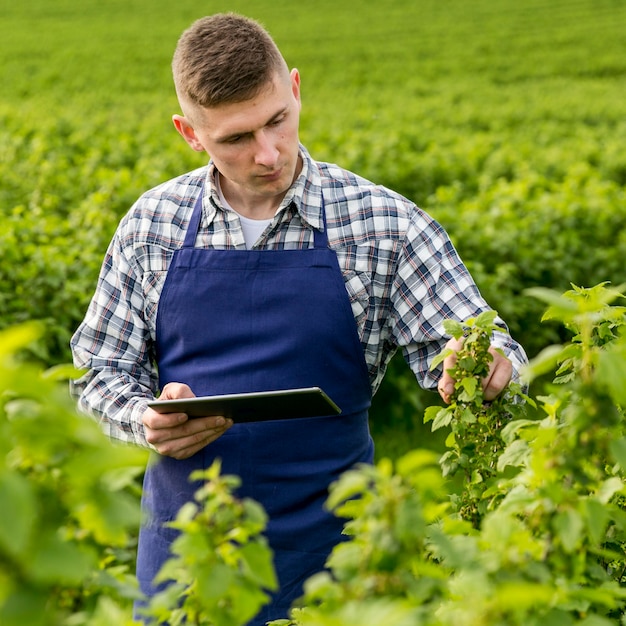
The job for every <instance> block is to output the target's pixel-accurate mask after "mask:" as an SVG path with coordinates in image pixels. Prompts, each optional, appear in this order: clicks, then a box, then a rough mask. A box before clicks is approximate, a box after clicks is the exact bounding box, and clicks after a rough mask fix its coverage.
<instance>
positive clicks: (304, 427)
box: [137, 191, 373, 626]
mask: <svg viewBox="0 0 626 626" xmlns="http://www.w3.org/2000/svg"><path fill="white" fill-rule="evenodd" d="M202 195H203V193H202V191H201V192H200V195H199V197H198V200H197V201H196V205H195V207H194V212H193V216H192V219H191V222H190V224H189V227H188V230H187V233H186V236H185V241H184V244H183V247H182V248H180V249H178V250H176V251H175V252H174V255H173V258H172V262H171V265H170V268H169V270H168V274H167V277H166V281H165V285H164V287H163V291H162V294H161V298H160V302H159V308H158V315H157V326H156V348H157V365H158V370H159V384H160V387H161V388H163V386H164V385H166V384H167V383H168V382H183V383H186V384H188V385H189V386H190V387H191V389H192V390H193V392H194V393H195V394H196V395H198V396H200V395H213V394H225V393H237V392H250V391H270V390H276V389H287V388H297V387H313V386H318V387H321V388H322V389H324V391H326V393H328V395H329V396H330V397H331V398H332V399H333V400H334V401H335V402H336V403H337V404H338V405H339V407H340V408H341V410H342V413H341V415H339V416H334V417H316V418H305V419H293V420H277V421H270V422H259V423H249V424H234V425H233V426H232V427H231V428H230V429H229V431H228V432H226V433H225V434H224V435H223V436H222V437H220V438H219V439H218V440H216V441H215V442H213V443H211V444H209V445H208V446H207V447H206V448H204V449H203V450H201V451H200V452H198V453H197V454H195V455H194V456H192V457H191V458H189V459H185V460H182V461H180V460H175V459H172V458H169V457H159V460H158V462H156V463H153V464H150V465H149V467H148V469H147V471H146V476H145V479H144V491H143V506H144V508H145V509H146V511H147V513H148V515H149V516H150V521H149V522H147V523H146V524H145V525H144V527H143V528H142V530H141V533H140V537H139V547H138V556H137V576H138V578H139V582H140V585H141V588H142V591H143V592H144V593H146V594H147V595H151V594H152V593H154V588H153V587H152V585H151V581H152V579H153V578H154V576H155V575H156V573H157V572H158V570H159V569H160V567H161V565H162V564H163V563H164V561H165V560H167V558H168V557H169V546H170V544H171V542H172V541H173V539H174V538H175V537H176V531H174V530H172V529H169V528H164V527H163V524H164V523H166V522H169V521H171V520H173V519H174V518H175V516H176V514H177V512H178V510H179V508H180V507H181V506H182V505H183V504H184V503H185V502H187V501H189V500H192V499H193V493H194V491H195V489H196V487H197V485H194V484H192V483H190V482H189V480H188V477H189V474H190V473H191V472H192V471H193V470H195V469H205V468H207V467H209V466H210V465H211V463H212V462H213V461H214V460H215V459H216V458H220V459H221V461H222V472H223V473H225V474H235V475H238V476H239V477H240V478H241V480H242V485H241V487H240V489H239V490H238V492H237V493H238V495H239V496H241V497H250V498H253V499H254V500H256V501H257V502H260V503H261V504H262V505H263V507H264V508H265V510H266V511H267V514H268V516H269V522H268V527H267V529H266V532H265V534H266V536H267V538H268V541H269V543H270V546H271V548H272V550H273V552H274V564H275V567H276V571H277V575H278V579H279V584H280V589H279V591H278V592H277V593H276V594H274V596H273V600H272V602H271V604H270V605H268V606H266V607H264V608H263V609H262V610H261V612H260V613H259V614H258V615H257V617H256V618H255V619H254V620H253V621H252V622H250V626H261V625H263V624H265V623H266V622H267V621H269V620H273V619H279V618H283V617H286V616H287V612H288V609H289V607H290V606H291V604H292V603H293V601H294V600H296V599H297V598H298V597H299V596H300V595H301V594H302V584H303V582H304V581H305V580H306V579H307V578H308V577H309V576H311V575H312V574H314V573H316V572H318V571H320V570H322V569H323V568H324V563H325V561H326V559H327V557H328V555H329V554H330V551H331V550H332V548H333V546H334V545H336V544H337V543H338V542H339V541H341V539H342V536H341V531H342V528H343V520H341V519H338V518H336V517H335V516H333V515H332V514H330V513H328V512H327V511H325V510H324V507H323V505H324V502H325V500H326V498H327V496H328V486H329V484H330V483H331V482H332V481H334V480H336V479H337V478H338V477H339V475H340V474H341V473H343V472H344V471H346V470H348V469H349V468H351V467H352V466H353V465H354V464H355V463H362V462H366V463H371V462H372V460H373V442H372V439H371V437H370V433H369V427H368V416H367V412H368V408H369V406H370V402H371V387H370V383H369V376H368V372H367V366H366V363H365V358H364V355H363V348H362V346H361V343H360V340H359V337H358V332H357V328H356V323H355V320H354V316H353V314H352V309H351V306H350V301H349V298H348V294H347V292H346V289H345V286H344V282H343V278H342V275H341V271H340V269H339V264H338V262H337V256H336V254H335V252H334V251H332V250H331V249H330V248H328V240H327V236H326V233H325V232H324V233H320V232H319V231H315V234H314V237H315V239H314V246H313V247H312V248H306V249H302V250H206V249H199V248H194V243H195V240H196V236H197V232H198V228H199V225H200V220H201V216H202ZM322 212H323V203H322Z"/></svg>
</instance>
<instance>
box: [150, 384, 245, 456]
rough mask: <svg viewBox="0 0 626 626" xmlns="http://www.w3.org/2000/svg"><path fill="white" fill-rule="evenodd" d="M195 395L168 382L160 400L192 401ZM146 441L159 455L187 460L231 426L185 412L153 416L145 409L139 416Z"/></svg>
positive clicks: (227, 421) (218, 418) (218, 419)
mask: <svg viewBox="0 0 626 626" xmlns="http://www.w3.org/2000/svg"><path fill="white" fill-rule="evenodd" d="M194 397H195V394H194V393H193V391H191V389H190V388H189V387H188V386H187V385H185V384H183V383H168V384H167V385H165V387H163V391H162V393H161V396H160V399H161V400H178V399H180V398H194ZM141 419H142V421H143V425H144V431H145V435H146V441H147V442H148V443H149V444H150V446H151V447H152V448H153V449H154V450H156V451H157V452H158V453H159V454H162V455H163V456H169V457H172V458H174V459H187V458H189V457H190V456H192V455H194V454H195V453H196V452H198V451H199V450H202V448H204V447H205V446H207V445H208V444H210V443H211V442H213V441H215V440H216V439H217V438H218V437H221V436H222V435H223V434H224V433H225V432H226V431H227V430H228V429H229V428H230V427H231V426H232V425H233V422H232V420H230V419H225V418H224V417H222V416H212V417H194V418H193V419H189V418H188V417H187V415H186V414H185V413H157V412H156V411H155V410H153V409H151V408H147V409H146V411H145V413H144V414H143V416H142V418H141Z"/></svg>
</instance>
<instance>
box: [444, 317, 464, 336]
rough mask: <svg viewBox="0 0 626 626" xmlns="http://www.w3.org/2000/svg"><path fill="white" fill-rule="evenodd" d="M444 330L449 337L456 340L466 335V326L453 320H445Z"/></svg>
mask: <svg viewBox="0 0 626 626" xmlns="http://www.w3.org/2000/svg"><path fill="white" fill-rule="evenodd" d="M443 329H444V330H445V331H446V333H447V334H448V335H451V336H452V337H454V338H455V339H458V338H459V337H462V336H463V334H464V333H465V325H464V324H462V323H461V322H457V321H456V320H451V319H446V320H443Z"/></svg>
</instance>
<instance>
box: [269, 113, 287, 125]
mask: <svg viewBox="0 0 626 626" xmlns="http://www.w3.org/2000/svg"><path fill="white" fill-rule="evenodd" d="M284 121H285V116H284V115H281V116H280V117H277V118H276V119H275V120H272V121H271V122H270V126H280V125H281V124H282V123H283V122H284Z"/></svg>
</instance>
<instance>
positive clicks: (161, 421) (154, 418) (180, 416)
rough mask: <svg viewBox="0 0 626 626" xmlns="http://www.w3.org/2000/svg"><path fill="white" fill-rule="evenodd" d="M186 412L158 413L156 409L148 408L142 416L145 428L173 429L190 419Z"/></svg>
mask: <svg viewBox="0 0 626 626" xmlns="http://www.w3.org/2000/svg"><path fill="white" fill-rule="evenodd" d="M188 419H189V418H188V417H187V414H186V413H157V412H156V411H155V410H154V409H151V408H147V409H146V410H145V411H144V413H143V415H142V416H141V421H142V422H143V425H144V428H149V429H151V430H162V429H168V428H169V429H171V428H176V427H177V426H180V425H181V424H184V423H185V422H186V421H188Z"/></svg>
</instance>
